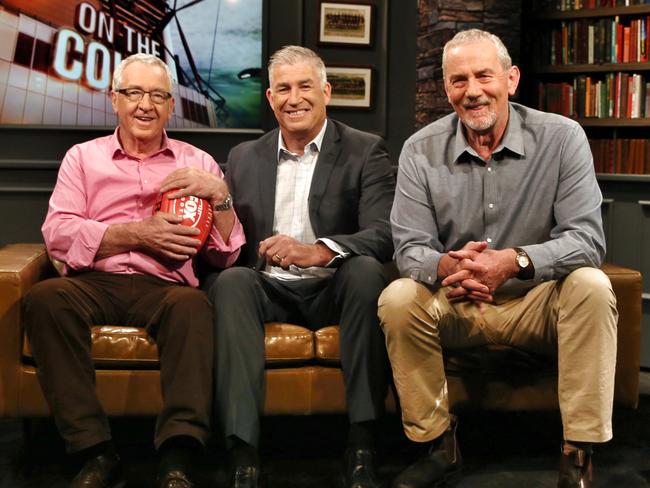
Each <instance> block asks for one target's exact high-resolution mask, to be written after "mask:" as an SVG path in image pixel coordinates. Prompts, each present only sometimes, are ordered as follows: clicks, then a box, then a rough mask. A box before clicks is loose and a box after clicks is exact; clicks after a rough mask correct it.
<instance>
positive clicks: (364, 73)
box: [325, 66, 373, 110]
mask: <svg viewBox="0 0 650 488" xmlns="http://www.w3.org/2000/svg"><path fill="white" fill-rule="evenodd" d="M325 70H326V72H327V81H329V83H330V84H331V85H332V96H331V98H330V101H329V104H328V107H336V108H358V109H368V110H370V109H371V108H372V94H373V76H372V74H373V73H372V68H371V67H370V66H327V67H326V68H325Z"/></svg>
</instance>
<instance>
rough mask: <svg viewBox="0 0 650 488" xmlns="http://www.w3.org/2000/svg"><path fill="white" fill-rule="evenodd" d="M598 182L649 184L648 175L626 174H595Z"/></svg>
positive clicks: (649, 177)
mask: <svg viewBox="0 0 650 488" xmlns="http://www.w3.org/2000/svg"><path fill="white" fill-rule="evenodd" d="M596 179H597V180H598V181H637V182H640V183H645V182H650V175H632V174H627V173H596Z"/></svg>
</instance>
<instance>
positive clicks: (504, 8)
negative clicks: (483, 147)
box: [415, 0, 527, 128]
mask: <svg viewBox="0 0 650 488" xmlns="http://www.w3.org/2000/svg"><path fill="white" fill-rule="evenodd" d="M522 1H523V2H526V1H527V0H418V33H417V60H416V67H417V78H416V95H415V125H416V127H417V128H421V127H423V126H425V125H426V124H428V123H430V122H432V121H434V120H436V119H438V118H440V117H442V116H443V115H446V114H448V113H449V112H450V111H451V107H450V105H449V103H448V102H447V97H446V96H445V90H444V86H443V83H442V64H441V63H442V48H443V46H444V45H445V43H446V42H447V41H448V40H449V39H451V38H452V37H453V36H454V34H456V32H458V31H460V30H465V29H472V28H477V29H483V30H486V31H489V32H491V33H493V34H496V35H497V36H499V37H500V38H501V40H502V41H503V43H504V44H505V45H506V47H507V48H508V51H509V52H510V56H511V57H512V60H513V63H515V64H517V63H518V60H519V52H520V33H521V4H522Z"/></svg>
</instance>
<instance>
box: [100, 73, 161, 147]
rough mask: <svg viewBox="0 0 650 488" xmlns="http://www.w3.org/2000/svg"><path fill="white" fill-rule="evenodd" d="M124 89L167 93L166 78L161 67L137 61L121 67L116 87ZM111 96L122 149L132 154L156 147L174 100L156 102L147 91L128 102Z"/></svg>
mask: <svg viewBox="0 0 650 488" xmlns="http://www.w3.org/2000/svg"><path fill="white" fill-rule="evenodd" d="M124 88H140V89H141V90H145V91H155V90H158V91H164V92H171V86H170V84H169V78H168V77H167V74H166V73H165V70H164V69H163V68H161V67H160V66H156V65H152V64H145V63H141V62H138V61H135V62H133V63H131V64H129V65H127V66H126V67H125V68H124V71H123V72H122V79H121V86H120V89H124ZM111 97H112V104H113V110H114V111H115V113H117V117H118V119H119V128H120V130H119V135H120V141H121V142H122V145H123V147H124V149H125V150H126V151H127V152H130V153H134V154H142V153H151V152H155V151H156V150H157V149H159V148H160V143H161V140H162V133H163V128H164V127H165V124H166V123H167V121H168V120H169V118H170V117H171V114H172V112H173V110H174V99H173V98H170V99H169V100H166V101H164V102H163V103H160V104H156V103H153V102H152V101H151V98H150V97H149V95H148V94H145V95H144V97H143V98H142V100H140V101H137V102H131V101H129V99H128V98H127V97H126V96H125V95H123V94H121V93H116V92H113V93H112V95H111Z"/></svg>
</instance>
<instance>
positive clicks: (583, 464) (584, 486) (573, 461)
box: [557, 449, 591, 488]
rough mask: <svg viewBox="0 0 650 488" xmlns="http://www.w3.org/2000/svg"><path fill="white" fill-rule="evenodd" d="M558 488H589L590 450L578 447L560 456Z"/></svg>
mask: <svg viewBox="0 0 650 488" xmlns="http://www.w3.org/2000/svg"><path fill="white" fill-rule="evenodd" d="M557 486H558V488H589V487H590V486H591V452H588V451H585V450H583V449H578V450H577V451H574V452H572V453H571V454H564V452H562V457H561V458H560V477H559V478H558V480H557Z"/></svg>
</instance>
